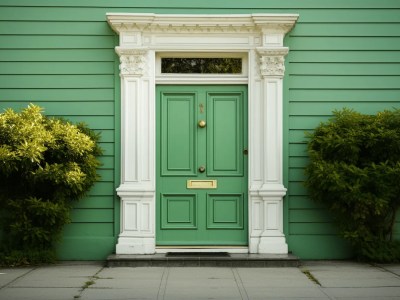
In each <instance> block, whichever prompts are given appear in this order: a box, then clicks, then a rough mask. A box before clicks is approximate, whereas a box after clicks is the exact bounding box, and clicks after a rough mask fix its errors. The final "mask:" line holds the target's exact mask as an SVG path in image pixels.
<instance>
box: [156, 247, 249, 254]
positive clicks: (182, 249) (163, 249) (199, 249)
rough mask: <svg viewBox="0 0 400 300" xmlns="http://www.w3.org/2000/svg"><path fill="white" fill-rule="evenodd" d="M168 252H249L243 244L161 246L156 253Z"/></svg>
mask: <svg viewBox="0 0 400 300" xmlns="http://www.w3.org/2000/svg"><path fill="white" fill-rule="evenodd" d="M168 252H182V253H185V252H204V253H206V252H227V253H249V248H248V247H246V246H245V247H243V246H237V247H236V246H159V247H156V253H168Z"/></svg>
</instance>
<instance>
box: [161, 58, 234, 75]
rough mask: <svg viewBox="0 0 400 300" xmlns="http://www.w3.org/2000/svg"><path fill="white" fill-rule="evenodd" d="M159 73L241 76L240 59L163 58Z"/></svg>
mask: <svg viewBox="0 0 400 300" xmlns="http://www.w3.org/2000/svg"><path fill="white" fill-rule="evenodd" d="M161 73H178V74H179V73H184V74H190V73H193V74H213V73H214V74H241V73H242V59H241V58H231V57H226V58H214V57H205V58H200V57H193V58H192V57H163V58H161Z"/></svg>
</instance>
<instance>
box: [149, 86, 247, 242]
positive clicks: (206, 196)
mask: <svg viewBox="0 0 400 300" xmlns="http://www.w3.org/2000/svg"><path fill="white" fill-rule="evenodd" d="M156 93H157V142H156V144H157V204H156V206H157V209H156V220H157V221H156V225H157V231H156V241H157V245H171V246H172V245H176V246H185V245H186V246H190V245H192V246H193V245H198V246H223V245H225V246H239V245H247V244H248V227H247V86H237V85H233V86H226V85H224V86H218V85H215V86H188V85H182V86H176V85H174V86H157V90H156Z"/></svg>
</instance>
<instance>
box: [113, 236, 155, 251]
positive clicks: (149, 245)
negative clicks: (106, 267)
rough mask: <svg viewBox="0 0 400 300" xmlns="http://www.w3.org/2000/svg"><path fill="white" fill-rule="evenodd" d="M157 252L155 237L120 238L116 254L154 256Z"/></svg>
mask: <svg viewBox="0 0 400 300" xmlns="http://www.w3.org/2000/svg"><path fill="white" fill-rule="evenodd" d="M155 252H156V244H155V239H154V238H153V237H149V238H145V237H141V238H137V237H120V238H119V239H118V244H117V246H116V254H154V253H155Z"/></svg>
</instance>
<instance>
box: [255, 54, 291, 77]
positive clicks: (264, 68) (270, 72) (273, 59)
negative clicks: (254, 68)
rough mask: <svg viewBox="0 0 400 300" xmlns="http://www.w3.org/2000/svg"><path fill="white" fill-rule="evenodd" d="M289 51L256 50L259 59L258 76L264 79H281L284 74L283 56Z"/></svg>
mask: <svg viewBox="0 0 400 300" xmlns="http://www.w3.org/2000/svg"><path fill="white" fill-rule="evenodd" d="M288 52H289V49H288V48H286V47H284V48H277V49H274V48H264V47H259V48H257V53H258V55H259V58H260V74H261V76H262V77H263V78H265V77H279V78H283V75H284V74H285V56H286V54H287V53H288Z"/></svg>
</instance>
